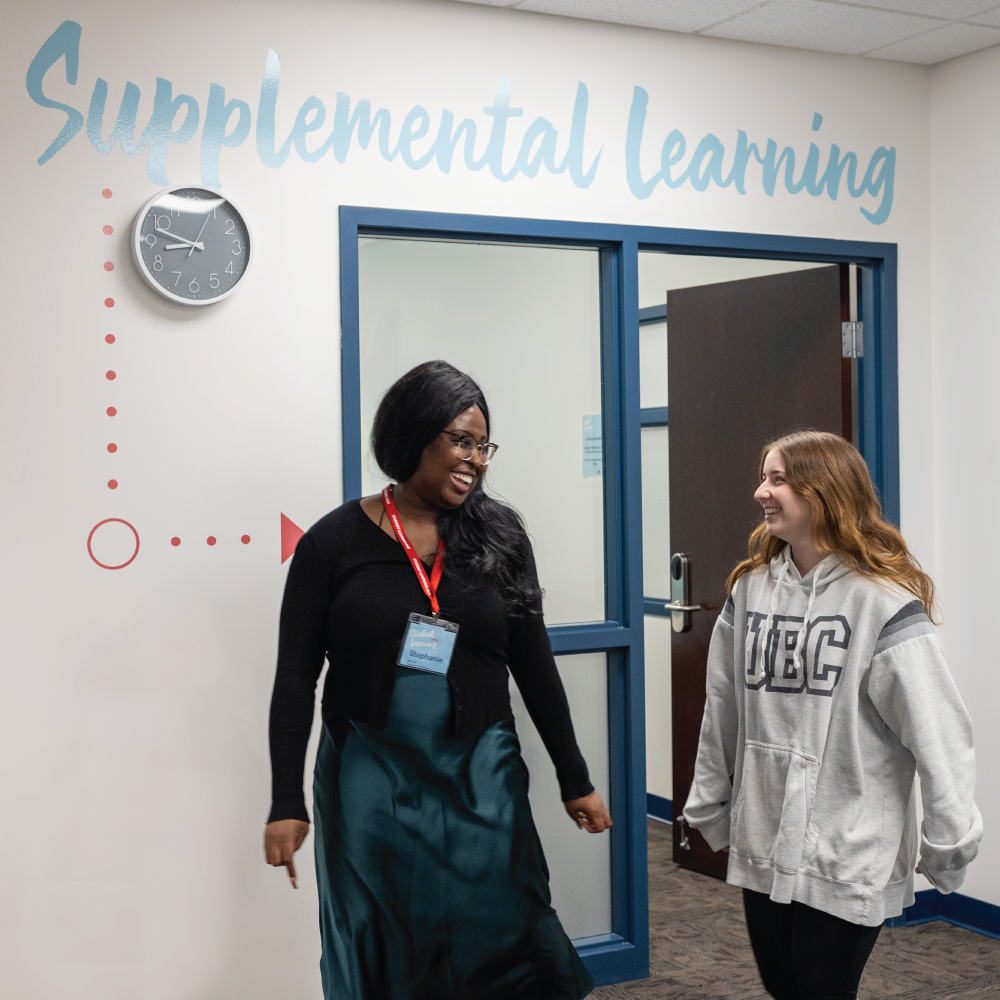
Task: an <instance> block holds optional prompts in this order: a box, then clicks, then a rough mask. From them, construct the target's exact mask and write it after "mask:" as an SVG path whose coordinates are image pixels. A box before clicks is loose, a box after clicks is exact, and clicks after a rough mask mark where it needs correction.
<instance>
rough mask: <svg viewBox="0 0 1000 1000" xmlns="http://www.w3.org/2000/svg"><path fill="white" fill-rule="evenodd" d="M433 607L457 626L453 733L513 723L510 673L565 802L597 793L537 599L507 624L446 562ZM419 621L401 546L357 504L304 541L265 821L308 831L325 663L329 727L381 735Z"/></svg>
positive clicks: (292, 573)
mask: <svg viewBox="0 0 1000 1000" xmlns="http://www.w3.org/2000/svg"><path fill="white" fill-rule="evenodd" d="M533 569H534V567H532V570H533ZM437 596H438V600H439V602H440V604H441V616H442V618H445V619H447V620H448V621H453V622H456V623H457V624H458V625H459V626H460V628H459V633H458V640H457V642H456V643H455V650H454V653H453V655H452V659H451V669H450V670H449V671H448V684H449V687H450V689H451V702H452V710H453V719H454V727H455V728H454V731H455V733H456V734H457V735H469V734H474V733H480V732H482V731H483V730H485V729H488V728H489V727H490V726H492V725H494V724H495V723H497V722H499V721H500V720H501V719H505V718H508V717H509V716H510V715H511V708H510V695H509V692H508V687H507V683H508V681H507V669H508V667H509V668H510V673H511V674H512V675H513V677H514V680H515V681H516V682H517V686H518V688H519V689H520V691H521V694H522V696H523V697H524V702H525V705H526V706H527V708H528V712H529V713H530V715H531V718H532V721H533V722H534V723H535V726H536V727H537V729H538V732H539V734H540V735H541V737H542V740H543V742H544V743H545V747H546V749H547V750H548V752H549V756H550V757H551V758H552V762H553V763H554V764H555V768H556V775H557V776H558V779H559V787H560V791H561V794H562V798H563V800H564V801H568V800H570V799H575V798H580V797H581V796H584V795H588V794H589V793H590V792H591V791H593V787H594V786H593V785H591V783H590V779H589V777H588V775H587V765H586V763H585V762H584V760H583V757H582V755H581V754H580V749H579V747H578V746H577V743H576V737H575V735H574V733H573V723H572V721H571V719H570V714H569V705H568V704H567V701H566V693H565V691H564V690H563V686H562V681H561V680H560V678H559V673H558V671H557V670H556V664H555V659H554V658H553V656H552V649H551V646H550V645H549V638H548V634H547V633H546V631H545V624H544V621H543V620H542V615H541V600H540V599H539V600H538V601H537V602H536V607H535V609H534V610H535V611H537V614H532V615H528V616H522V617H512V616H510V615H508V614H507V608H506V605H505V603H504V601H503V599H502V597H501V596H500V594H499V593H498V592H497V591H496V590H495V589H494V588H493V587H491V586H488V585H485V584H483V583H482V582H481V581H475V580H470V579H468V578H464V577H462V576H461V575H460V574H456V573H454V572H449V569H448V562H447V555H446V556H445V571H444V576H443V578H442V580H441V584H440V587H439V589H438V594H437ZM412 611H416V612H419V613H421V614H429V613H430V602H429V601H428V599H427V597H426V595H425V594H424V592H423V591H422V590H421V588H420V584H419V582H418V581H417V577H416V574H415V573H414V572H413V567H412V566H411V565H410V562H409V560H408V559H407V557H406V555H405V553H404V552H403V548H402V546H401V545H400V544H399V543H398V542H397V541H396V539H394V538H392V537H390V536H389V535H387V534H386V533H385V532H384V531H383V530H382V529H381V528H380V527H379V526H378V525H376V524H375V523H374V522H373V521H372V520H371V519H370V518H369V517H368V515H367V514H366V513H365V512H364V511H363V510H362V509H361V504H360V502H359V501H357V500H354V501H352V502H350V503H346V504H344V505H343V506H342V507H338V508H337V509H336V510H334V511H332V512H331V513H329V514H327V515H326V517H324V518H322V519H321V520H320V521H318V522H317V523H316V524H314V525H313V526H312V528H310V529H309V531H307V532H306V533H305V534H304V535H303V536H302V538H301V539H300V540H299V544H298V546H297V547H296V549H295V556H294V557H293V559H292V563H291V566H290V567H289V570H288V579H287V581H286V583H285V596H284V600H283V601H282V604H281V628H280V633H279V639H278V670H277V675H276V676H275V680H274V693H273V695H272V697H271V718H270V744H271V779H272V788H271V814H270V816H269V818H268V822H272V821H274V820H279V819H301V820H305V821H306V822H308V820H309V815H308V813H307V812H306V806H305V797H304V795H303V791H302V771H303V767H304V764H305V755H306V744H307V743H308V742H309V732H310V729H311V728H312V720H313V705H314V698H315V690H316V682H317V680H318V679H319V675H320V671H321V670H322V669H323V661H324V659H326V658H328V659H329V661H330V669H329V671H328V672H327V677H326V685H325V687H324V689H323V703H322V707H323V719H324V721H325V722H327V723H332V722H333V721H334V720H336V719H338V718H339V719H344V718H350V719H356V720H358V721H359V722H364V723H366V724H367V725H369V726H372V727H373V728H375V729H382V728H384V727H385V725H386V722H387V720H388V716H389V703H390V701H391V700H392V689H393V684H394V680H395V671H396V657H397V656H398V654H399V645H400V642H401V641H402V638H403V632H404V630H405V628H406V624H407V616H408V615H409V614H410V612H412Z"/></svg>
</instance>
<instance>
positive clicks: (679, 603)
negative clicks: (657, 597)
mask: <svg viewBox="0 0 1000 1000" xmlns="http://www.w3.org/2000/svg"><path fill="white" fill-rule="evenodd" d="M690 571H691V560H690V559H688V557H687V556H686V555H684V553H683V552H675V553H674V554H673V555H672V556H671V557H670V603H669V604H664V605H663V607H664V609H665V610H666V611H669V612H670V623H671V627H672V628H673V630H674V631H675V632H690V631H691V612H692V611H701V610H702V607H701V605H700V604H692V603H691V595H690V589H691V582H690V575H691V572H690Z"/></svg>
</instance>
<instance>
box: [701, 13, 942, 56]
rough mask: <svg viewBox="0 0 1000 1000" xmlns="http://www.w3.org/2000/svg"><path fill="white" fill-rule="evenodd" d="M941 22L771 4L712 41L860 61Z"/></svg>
mask: <svg viewBox="0 0 1000 1000" xmlns="http://www.w3.org/2000/svg"><path fill="white" fill-rule="evenodd" d="M940 23H941V22H940V21H932V20H929V19H928V18H925V17H916V16H914V15H910V14H894V13H889V12H886V11H881V10H872V9H871V8H868V7H853V6H847V5H846V4H832V3H821V2H819V0H771V2H770V3H767V4H764V5H763V6H761V7H757V8H756V9H754V10H751V11H748V12H747V13H746V14H740V15H738V16H737V17H734V18H732V19H731V20H729V21H725V22H724V23H722V24H720V25H717V26H716V27H714V28H709V29H708V30H707V31H706V32H704V33H705V34H706V35H715V36H717V37H720V38H734V39H737V40H739V41H745V42H762V43H764V44H768V45H787V46H791V47H792V48H798V49H815V50H817V51H820V52H842V53H845V54H848V55H858V54H860V53H862V52H868V51H870V50H871V49H873V48H874V47H876V46H883V45H888V44H890V43H891V42H896V41H900V40H901V39H903V38H908V37H909V36H910V35H915V34H917V33H918V32H920V31H927V30H929V29H931V28H936V27H937V26H938V25H939V24H940Z"/></svg>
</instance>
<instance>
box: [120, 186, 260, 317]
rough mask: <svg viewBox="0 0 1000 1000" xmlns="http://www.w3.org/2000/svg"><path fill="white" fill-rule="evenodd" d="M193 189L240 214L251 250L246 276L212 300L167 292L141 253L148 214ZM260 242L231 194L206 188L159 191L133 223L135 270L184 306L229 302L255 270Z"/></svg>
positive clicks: (171, 299) (157, 288)
mask: <svg viewBox="0 0 1000 1000" xmlns="http://www.w3.org/2000/svg"><path fill="white" fill-rule="evenodd" d="M191 188H199V189H200V190H202V191H211V192H212V194H214V195H217V196H218V197H219V198H223V199H225V200H226V201H227V202H229V204H230V205H232V206H233V208H234V209H235V210H236V212H237V213H238V214H239V217H240V218H241V219H242V220H243V225H244V226H245V227H246V231H247V237H248V238H249V241H250V250H249V252H248V253H247V265H246V267H245V268H243V273H242V274H241V275H240V277H239V280H238V281H237V282H236V283H235V284H234V285H233V287H232V288H229V289H227V290H226V291H224V292H223V293H222V294H221V295H216V296H215V297H214V298H211V299H186V298H184V297H183V296H181V295H175V294H174V293H173V292H171V291H170V290H169V289H166V288H164V287H163V285H161V284H160V283H159V282H158V281H157V280H156V279H155V278H154V277H153V276H152V275H151V274H150V273H149V271H148V270H147V268H146V262H145V261H144V260H143V259H142V252H141V251H140V249H139V242H140V241H139V234H140V230H141V229H142V222H143V219H145V218H146V213H147V212H148V211H149V210H150V209H151V208H152V207H153V206H154V205H155V204H156V203H157V202H158V201H159V200H160V199H161V198H162V197H163V196H164V195H168V194H173V193H174V192H175V191H188V190H190V189H191ZM256 245H257V241H256V239H255V238H254V234H253V230H252V229H251V228H250V221H249V219H247V217H246V213H245V212H244V211H243V209H242V208H241V207H240V205H238V204H237V203H236V201H235V200H234V199H233V198H231V197H230V196H229V195H228V194H223V193H222V192H221V191H217V190H216V189H215V188H210V187H208V185H206V184H172V185H171V186H170V187H167V188H163V189H162V190H161V191H157V193H156V194H154V195H153V197H152V198H150V199H149V201H147V202H146V204H145V205H143V206H142V208H140V209H139V212H138V214H137V215H136V217H135V221H134V222H133V223H132V260H133V261H134V262H135V266H136V269H137V270H138V272H139V273H140V274H141V275H142V276H143V278H144V279H145V281H146V283H147V284H148V285H149V286H150V287H151V288H152V289H153V290H154V291H156V292H159V294H160V295H162V296H163V297H164V298H165V299H169V300H170V301H171V302H179V303H180V304H181V305H184V306H211V305H215V303H216V302H221V301H222V300H223V299H225V298H228V297H229V296H230V295H232V294H233V292H235V291H237V290H238V289H239V288H241V287H242V285H243V282H244V281H246V278H247V275H248V274H249V273H250V268H251V267H253V260H254V252H255V247H256Z"/></svg>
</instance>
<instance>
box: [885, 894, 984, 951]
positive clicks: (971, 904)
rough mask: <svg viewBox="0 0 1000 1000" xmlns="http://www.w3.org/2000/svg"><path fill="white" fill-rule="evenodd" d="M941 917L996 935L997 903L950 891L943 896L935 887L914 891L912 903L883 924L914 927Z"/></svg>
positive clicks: (968, 927) (978, 931) (967, 928)
mask: <svg viewBox="0 0 1000 1000" xmlns="http://www.w3.org/2000/svg"><path fill="white" fill-rule="evenodd" d="M933 920H943V921H945V922H946V923H949V924H954V925H955V926H956V927H964V928H965V929H966V930H968V931H975V932H976V933H977V934H985V935H986V937H991V938H997V939H1000V906H995V905H994V904H993V903H984V902H983V901H982V900H981V899H973V898H972V897H971V896H963V895H962V894H961V893H960V892H953V893H950V894H949V895H947V896H945V895H943V894H942V893H940V892H938V891H937V889H924V890H923V891H922V892H918V893H916V900H915V901H914V903H913V906H909V907H907V908H906V909H905V910H903V913H902V915H901V916H898V917H892V918H890V919H889V920H887V921H886V922H885V926H886V927H914V926H916V925H917V924H929V923H930V922H931V921H933Z"/></svg>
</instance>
